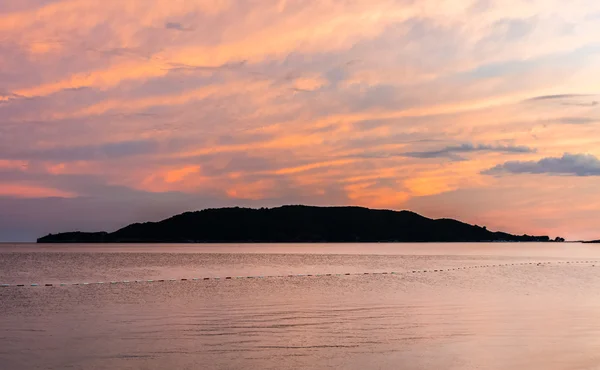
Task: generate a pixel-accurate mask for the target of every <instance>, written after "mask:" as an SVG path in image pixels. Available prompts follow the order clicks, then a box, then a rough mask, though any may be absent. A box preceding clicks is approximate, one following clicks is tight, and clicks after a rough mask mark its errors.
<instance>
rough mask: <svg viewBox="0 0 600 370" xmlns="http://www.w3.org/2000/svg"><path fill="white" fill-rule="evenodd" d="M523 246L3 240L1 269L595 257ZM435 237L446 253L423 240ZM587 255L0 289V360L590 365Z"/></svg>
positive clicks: (84, 274)
mask: <svg viewBox="0 0 600 370" xmlns="http://www.w3.org/2000/svg"><path fill="white" fill-rule="evenodd" d="M521 246H522V249H521V250H519V251H518V253H512V251H513V248H514V247H513V245H503V244H496V245H492V246H486V248H488V250H486V251H485V253H474V252H473V251H474V250H477V251H479V250H481V248H482V246H479V245H452V246H448V245H446V246H443V245H429V246H428V249H427V251H425V252H424V253H422V254H419V253H415V252H414V250H413V252H412V253H404V254H399V253H395V254H394V253H387V255H386V253H383V252H381V250H378V255H373V254H369V253H372V252H373V246H362V248H363V253H362V254H360V253H358V251H359V250H360V248H361V245H349V246H348V248H349V250H347V251H343V250H341V249H342V248H343V246H335V247H334V248H339V249H337V251H340V250H341V251H342V252H347V253H344V254H333V253H330V254H327V255H323V254H314V250H310V251H308V252H307V253H313V254H299V253H298V252H295V253H296V254H284V253H285V252H286V251H287V250H286V248H288V247H289V246H281V245H280V246H277V245H269V246H267V248H268V251H263V250H261V247H258V246H251V247H248V248H254V249H252V251H251V252H250V253H248V254H238V253H227V251H228V249H227V247H224V246H211V247H210V248H215V249H214V250H208V251H207V250H204V253H202V252H200V253H199V252H198V251H197V250H196V251H195V252H191V250H190V249H187V250H185V251H184V252H181V251H179V250H177V251H176V252H177V253H159V251H160V248H158V247H148V248H149V249H145V250H143V251H142V250H139V249H135V247H130V248H133V249H132V250H130V251H129V253H127V254H124V253H115V252H114V251H113V252H111V251H110V250H109V249H110V248H112V247H111V246H108V247H106V248H105V247H103V246H100V247H98V248H99V249H102V251H100V250H99V249H98V250H93V251H90V250H89V249H84V248H81V247H73V246H71V247H67V248H63V249H62V250H61V251H60V252H56V251H55V250H58V248H57V249H55V250H53V249H50V250H45V251H44V252H31V250H28V249H21V252H14V250H13V251H10V250H7V249H6V247H1V248H0V282H6V281H9V280H11V281H23V280H25V281H48V280H55V281H76V280H80V279H84V278H86V279H88V278H89V279H95V278H98V279H101V278H102V279H106V280H109V279H107V278H110V277H111V276H112V277H115V278H131V277H134V276H135V277H140V278H153V277H154V278H159V277H162V278H168V277H170V276H183V275H182V274H184V275H186V276H187V274H189V273H196V274H200V275H202V274H206V275H211V274H221V276H224V275H226V274H230V275H243V274H244V272H252V273H253V272H258V271H260V272H261V273H263V274H265V275H268V274H273V275H275V274H277V273H278V272H286V273H287V272H289V271H292V272H296V273H309V272H316V273H320V272H323V273H324V272H332V271H333V272H336V271H342V270H343V271H364V272H373V271H385V270H387V271H393V270H396V271H410V270H411V269H415V268H441V267H455V266H465V265H471V264H472V265H475V264H494V263H496V262H498V263H511V262H519V261H536V260H541V259H543V260H552V259H553V258H559V257H560V258H562V259H565V258H581V257H588V258H593V257H597V256H598V255H596V254H595V250H594V249H587V251H586V248H588V247H582V249H577V248H578V246H574V248H573V254H572V255H571V256H569V254H568V253H566V252H565V251H564V250H561V253H564V254H560V253H557V249H555V250H549V251H548V252H546V253H544V252H543V249H540V246H538V245H521ZM316 247H317V246H314V245H313V246H310V248H316ZM376 247H379V246H376ZM443 247H446V249H444V251H445V254H443V253H441V252H438V254H437V255H436V254H435V253H432V251H436V250H439V249H440V248H443ZM544 247H545V246H542V248H544ZM3 248H4V249H3ZM219 248H220V249H219ZM240 248H242V247H240ZM274 248H275V249H274ZM276 248H279V250H278V251H279V253H275V252H277V249H276ZM294 248H298V249H299V248H301V246H295V247H294ZM382 248H383V249H386V248H390V246H388V245H386V246H383V247H382ZM403 248H404V249H406V248H408V247H405V246H400V247H399V248H397V249H396V250H400V251H402V249H403ZM436 248H437V249H436ZM473 248H474V249H473ZM489 248H493V250H491V249H489ZM552 248H565V247H564V246H557V247H555V246H552ZM67 249H68V250H67ZM387 250H388V252H389V249H387ZM411 250H412V249H411ZM170 251H172V250H170ZM329 251H331V249H329ZM527 251H528V252H529V253H526V252H527ZM402 252H404V251H402ZM599 269H600V267H592V266H591V264H581V265H579V264H577V265H575V264H569V265H567V264H564V265H558V264H553V265H547V266H536V265H526V266H508V267H502V268H484V269H469V270H456V271H447V272H443V273H437V274H411V273H405V274H399V275H364V276H329V277H328V276H320V277H315V276H313V277H292V278H271V279H240V280H235V279H234V280H220V281H214V280H211V281H197V282H193V281H186V282H181V281H178V282H164V283H153V284H149V283H140V284H130V285H127V284H121V285H89V286H66V287H51V288H50V287H48V288H47V287H38V288H31V287H25V288H17V287H9V288H0V310H1V311H0V312H2V316H1V317H2V320H0V368H2V369H17V370H19V369H36V368H39V369H64V368H71V369H117V368H118V369H165V368H178V369H198V368H202V369H253V368H256V369H339V368H344V369H398V368H402V369H432V368H437V369H506V368H510V367H512V368H519V369H524V368H528V369H550V370H554V369H597V368H598V365H599V364H600V353H599V352H598V351H597V348H599V345H600V317H599V316H598V315H597V312H599V309H600V290H598V288H599V287H600V285H599V284H600V279H599V277H598V274H599V273H600V270H599ZM116 274H118V275H119V276H115V275H116Z"/></svg>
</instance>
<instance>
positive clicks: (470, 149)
mask: <svg viewBox="0 0 600 370" xmlns="http://www.w3.org/2000/svg"><path fill="white" fill-rule="evenodd" d="M535 151H536V150H535V149H533V148H530V147H528V146H513V145H489V144H479V145H473V144H471V143H467V144H462V145H455V146H447V147H445V148H442V149H438V150H431V151H422V152H405V153H402V155H403V156H406V157H413V158H451V159H454V160H463V159H464V158H462V157H461V156H459V154H467V153H476V152H495V153H535Z"/></svg>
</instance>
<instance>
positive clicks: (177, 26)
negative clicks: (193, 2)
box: [165, 22, 192, 31]
mask: <svg viewBox="0 0 600 370" xmlns="http://www.w3.org/2000/svg"><path fill="white" fill-rule="evenodd" d="M165 28H166V29H168V30H177V31H191V30H192V28H190V27H185V26H184V25H183V24H181V23H178V22H167V23H165Z"/></svg>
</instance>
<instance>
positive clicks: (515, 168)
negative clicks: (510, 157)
mask: <svg viewBox="0 0 600 370" xmlns="http://www.w3.org/2000/svg"><path fill="white" fill-rule="evenodd" d="M482 173H483V174H486V175H497V174H503V173H513V174H523V173H527V174H549V175H569V176H600V160H598V158H596V157H595V156H593V155H591V154H570V153H565V154H563V156H562V157H547V158H542V159H540V160H539V161H523V162H522V161H512V162H506V163H504V164H499V165H497V166H495V167H493V168H490V169H489V170H486V171H483V172H482Z"/></svg>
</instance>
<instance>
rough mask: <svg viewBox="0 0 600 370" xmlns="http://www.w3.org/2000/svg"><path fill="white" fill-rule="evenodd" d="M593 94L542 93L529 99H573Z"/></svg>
mask: <svg viewBox="0 0 600 370" xmlns="http://www.w3.org/2000/svg"><path fill="white" fill-rule="evenodd" d="M588 96H592V95H589V94H556V95H540V96H535V97H533V98H529V99H527V100H557V99H571V98H584V97H588Z"/></svg>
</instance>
